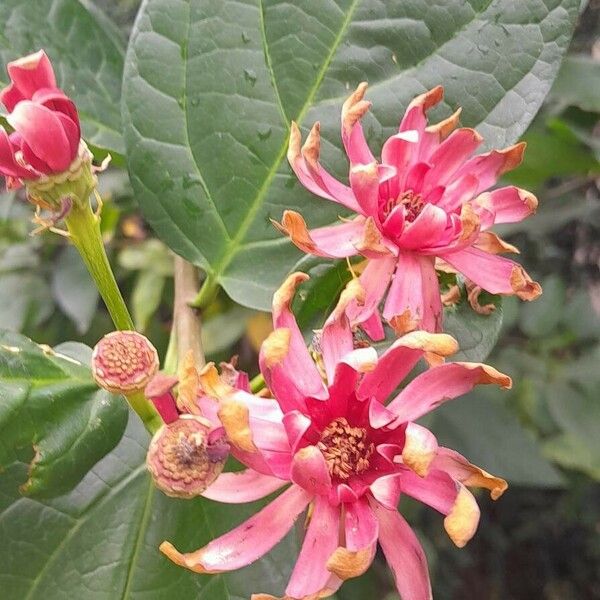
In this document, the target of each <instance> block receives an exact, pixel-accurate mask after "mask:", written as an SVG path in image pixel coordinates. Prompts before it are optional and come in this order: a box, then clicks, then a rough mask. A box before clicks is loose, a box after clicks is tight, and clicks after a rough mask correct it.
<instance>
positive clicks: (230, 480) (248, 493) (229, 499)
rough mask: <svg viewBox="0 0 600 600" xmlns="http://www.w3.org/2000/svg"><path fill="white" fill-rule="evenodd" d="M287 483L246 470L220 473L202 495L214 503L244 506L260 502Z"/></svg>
mask: <svg viewBox="0 0 600 600" xmlns="http://www.w3.org/2000/svg"><path fill="white" fill-rule="evenodd" d="M288 483H289V482H288V481H285V480H283V479H278V478H277V477H270V476H269V475H263V474H261V473H257V472H256V471H254V470H252V469H246V470H244V471H238V472H236V473H221V475H219V477H218V478H217V480H216V481H215V482H214V483H213V484H211V485H210V486H209V487H208V488H207V489H206V490H205V491H204V492H203V493H202V495H203V496H204V497H205V498H208V499H209V500H215V501H216V502H224V503H228V504H244V503H245V502H254V501H255V500H260V499H261V498H264V497H265V496H268V495H269V494H272V493H273V492H275V491H277V490H278V489H280V488H282V487H283V486H284V485H287V484H288Z"/></svg>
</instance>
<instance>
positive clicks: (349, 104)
mask: <svg viewBox="0 0 600 600" xmlns="http://www.w3.org/2000/svg"><path fill="white" fill-rule="evenodd" d="M366 91H367V83H366V82H362V83H360V84H359V85H358V87H357V88H356V90H355V91H354V92H352V94H351V95H350V97H349V98H348V99H347V100H346V101H345V102H344V104H343V105H342V141H343V143H344V148H345V149H346V154H347V155H348V158H349V160H350V163H352V164H356V163H362V164H369V163H372V162H374V161H375V157H374V156H373V154H372V153H371V150H370V149H369V146H368V144H367V141H366V140H365V134H364V133H363V129H362V125H361V124H360V120H361V119H362V118H363V116H364V115H365V114H366V113H367V112H368V110H369V108H371V103H370V102H368V101H367V100H365V99H364V97H365V93H366Z"/></svg>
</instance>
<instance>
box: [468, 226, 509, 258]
mask: <svg viewBox="0 0 600 600" xmlns="http://www.w3.org/2000/svg"><path fill="white" fill-rule="evenodd" d="M473 245H474V246H475V248H479V250H483V252H487V253H488V254H501V253H503V252H512V253H514V254H519V249H518V248H517V247H516V246H513V245H512V244H509V243H508V242H505V241H504V240H503V239H502V238H501V237H500V236H498V235H496V234H495V233H494V232H493V231H482V232H481V233H480V234H479V235H478V236H477V239H476V240H475V243H474V244H473Z"/></svg>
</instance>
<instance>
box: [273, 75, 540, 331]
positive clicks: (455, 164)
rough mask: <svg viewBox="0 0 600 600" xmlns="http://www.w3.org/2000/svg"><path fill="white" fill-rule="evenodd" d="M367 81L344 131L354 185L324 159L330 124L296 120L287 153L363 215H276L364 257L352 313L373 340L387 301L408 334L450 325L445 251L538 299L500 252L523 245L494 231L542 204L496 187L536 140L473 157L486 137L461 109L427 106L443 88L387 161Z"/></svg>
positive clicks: (305, 241)
mask: <svg viewBox="0 0 600 600" xmlns="http://www.w3.org/2000/svg"><path fill="white" fill-rule="evenodd" d="M366 89H367V84H366V83H362V84H360V85H359V86H358V88H357V89H356V91H355V92H354V93H353V94H352V95H351V96H350V97H349V98H348V100H346V102H345V103H344V105H343V108H342V140H343V143H344V147H345V149H346V153H347V155H348V159H349V162H350V177H349V179H350V186H346V185H344V184H343V183H341V182H339V181H337V180H336V179H335V178H333V177H332V176H331V175H330V174H329V173H327V171H325V169H324V168H323V167H322V166H321V164H320V163H319V154H320V134H319V123H316V124H315V126H314V127H313V128H312V130H311V132H310V134H309V136H308V138H307V140H306V142H305V143H304V145H301V134H300V130H299V129H298V127H297V125H296V124H295V123H292V130H291V136H290V144H289V151H288V160H289V162H290V165H291V167H292V169H293V170H294V172H295V173H296V175H297V177H298V179H299V180H300V182H301V183H302V184H303V185H304V186H305V187H306V188H307V189H308V190H310V191H311V192H313V193H314V194H316V195H318V196H321V197H322V198H326V199H327V200H331V201H333V202H337V203H339V204H341V205H343V206H345V207H346V208H349V209H350V210H352V211H355V212H356V213H358V215H357V216H356V217H355V218H352V219H344V220H343V222H342V223H340V224H338V225H334V226H329V227H321V228H318V229H313V230H310V231H309V230H308V229H307V226H306V223H305V221H304V219H303V218H302V216H301V215H300V214H298V213H297V212H294V211H285V212H284V214H283V218H282V222H281V224H276V225H277V226H278V227H279V228H280V229H281V230H282V231H283V232H285V233H286V234H287V235H289V237H290V238H291V240H292V241H293V242H294V243H295V244H296V246H298V247H299V248H300V249H301V250H303V251H304V252H307V253H310V254H315V255H318V256H325V257H329V258H345V257H352V256H362V257H364V258H366V259H367V260H368V263H367V265H366V268H365V269H364V271H363V273H362V274H361V277H360V279H361V283H362V285H363V287H364V289H365V290H366V301H365V303H364V305H363V306H362V307H358V305H356V304H354V306H350V307H349V314H350V316H351V318H352V319H353V320H354V322H355V323H361V324H362V325H363V328H364V329H365V331H366V332H367V333H369V335H370V336H371V337H372V338H373V339H380V338H383V330H382V327H381V321H380V316H379V312H378V305H379V303H380V302H381V300H382V299H383V298H384V296H385V294H386V290H387V296H386V299H385V305H384V307H383V317H384V318H385V319H386V320H388V321H389V322H390V324H391V325H392V326H393V327H394V329H395V330H396V332H397V333H399V334H402V333H405V332H407V331H411V330H413V329H425V330H427V331H441V330H442V302H441V300H440V289H439V285H438V279H437V276H436V269H435V264H436V259H438V261H443V264H444V266H445V268H446V269H448V266H449V267H450V268H451V269H452V270H454V271H456V272H458V273H461V274H462V275H463V276H464V277H466V278H467V279H468V280H470V281H472V282H473V283H474V284H475V285H476V286H479V287H480V288H482V289H483V290H486V291H488V292H490V293H493V294H516V295H517V296H518V297H519V298H521V299H524V300H533V299H534V298H536V297H537V296H539V294H540V293H541V288H540V286H539V284H537V283H535V282H533V281H532V280H531V278H530V277H529V275H527V273H526V272H525V271H524V270H523V268H522V267H521V266H520V265H519V264H517V263H515V262H513V261H511V260H509V259H507V258H503V257H500V256H498V254H499V253H502V252H511V251H513V252H514V251H516V249H515V248H514V247H513V246H511V245H510V244H507V243H506V242H504V241H503V240H501V239H500V238H499V237H498V236H497V235H495V234H494V233H492V232H491V231H490V227H492V226H493V225H494V224H497V223H515V222H518V221H521V220H522V219H524V218H525V217H527V216H529V215H530V214H532V213H533V212H535V209H536V207H537V199H536V198H535V196H533V194H531V193H529V192H527V191H525V190H522V189H519V188H517V187H514V186H508V187H503V188H500V189H495V190H492V191H486V190H488V189H489V188H490V187H491V186H492V185H494V184H495V183H496V181H497V180H498V178H499V177H500V176H501V175H502V174H503V173H505V172H506V171H509V170H511V169H514V168H515V167H516V166H518V165H519V163H520V162H521V160H522V156H523V151H524V149H525V144H524V143H520V144H516V145H514V146H511V147H509V148H505V149H503V150H492V151H491V152H488V153H486V154H480V155H473V154H474V152H475V150H476V149H477V147H478V146H479V145H480V143H481V141H482V138H481V136H480V135H479V134H478V133H477V132H476V131H475V130H474V129H469V128H459V129H456V127H457V125H458V118H459V114H460V110H458V111H457V112H456V113H454V114H453V115H452V116H451V117H449V118H447V119H446V120H444V121H442V122H440V123H437V124H436V125H428V122H427V111H428V109H430V108H431V107H432V106H435V105H436V104H438V103H439V102H440V101H441V100H442V97H443V88H442V87H441V86H438V87H436V88H434V89H432V90H430V91H428V92H426V93H424V94H422V95H421V96H418V97H417V98H415V99H414V100H413V101H412V102H411V103H410V105H409V106H408V109H407V111H406V113H405V115H404V117H403V119H402V121H401V123H400V126H399V130H398V133H397V134H395V135H393V136H391V137H390V138H389V139H388V140H387V141H386V142H385V143H384V145H383V148H382V152H381V161H378V160H376V158H375V157H374V156H373V154H372V153H371V150H370V149H369V147H368V145H367V142H366V140H365V137H364V134H363V130H362V126H361V124H360V120H361V118H362V117H363V116H364V115H365V114H366V113H367V111H368V110H369V108H370V106H371V104H370V102H368V101H366V100H365V99H364V95H365V92H366Z"/></svg>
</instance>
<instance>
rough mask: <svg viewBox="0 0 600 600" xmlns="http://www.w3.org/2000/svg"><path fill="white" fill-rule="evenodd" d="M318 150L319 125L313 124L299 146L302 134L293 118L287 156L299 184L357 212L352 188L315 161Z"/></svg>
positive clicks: (317, 157) (357, 208) (317, 156)
mask: <svg viewBox="0 0 600 600" xmlns="http://www.w3.org/2000/svg"><path fill="white" fill-rule="evenodd" d="M319 151H320V136H319V124H318V123H317V124H315V127H313V129H312V131H311V134H310V135H309V138H308V139H307V142H306V144H305V145H304V147H302V134H301V133H300V129H299V128H298V125H296V123H294V122H293V121H292V124H291V127H290V143H289V148H288V153H287V158H288V161H289V163H290V166H291V167H292V170H293V171H294V173H295V174H296V177H298V179H299V180H300V183H301V184H302V185H303V186H304V187H305V188H306V189H308V190H310V191H311V192H312V193H313V194H316V195H317V196H321V198H325V199H327V200H332V201H333V202H338V203H339V204H343V205H344V206H346V207H347V208H349V209H351V210H353V211H355V212H360V206H359V204H358V202H357V201H356V198H355V197H354V194H353V193H352V190H351V189H350V188H349V187H348V186H346V185H344V184H342V183H340V182H339V181H337V179H335V178H334V177H332V176H331V175H330V174H329V173H327V171H325V169H323V167H321V165H320V164H319V162H318V159H319Z"/></svg>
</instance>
